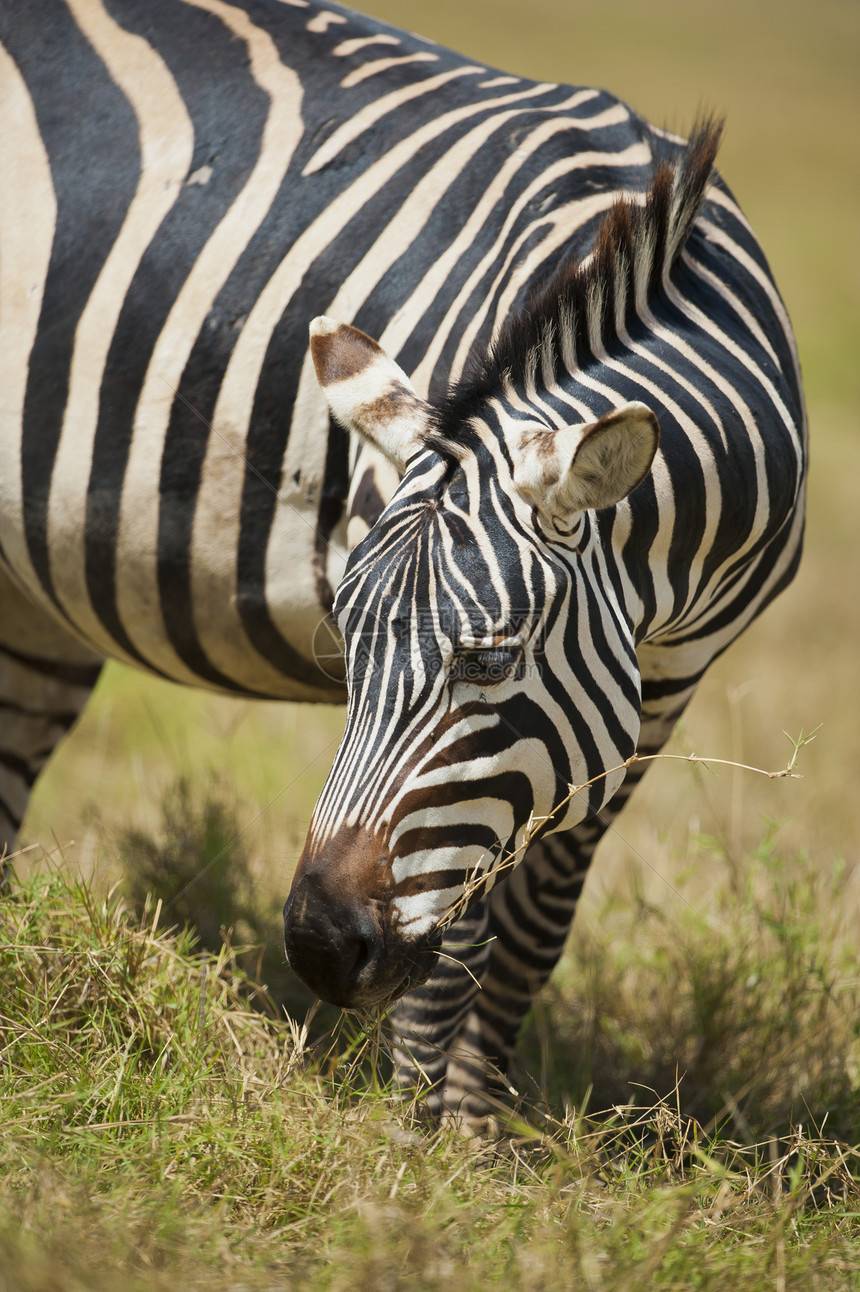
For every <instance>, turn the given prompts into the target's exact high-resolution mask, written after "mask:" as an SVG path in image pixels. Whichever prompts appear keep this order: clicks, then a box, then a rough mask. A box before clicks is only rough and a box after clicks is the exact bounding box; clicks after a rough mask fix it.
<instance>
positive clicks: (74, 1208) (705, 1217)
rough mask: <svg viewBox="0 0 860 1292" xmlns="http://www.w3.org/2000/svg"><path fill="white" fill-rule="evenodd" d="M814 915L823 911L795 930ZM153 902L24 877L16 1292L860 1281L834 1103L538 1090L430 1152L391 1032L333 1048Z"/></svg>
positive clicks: (9, 991)
mask: <svg viewBox="0 0 860 1292" xmlns="http://www.w3.org/2000/svg"><path fill="white" fill-rule="evenodd" d="M801 915H802V902H801V906H800V907H799V908H797V909H795V908H794V907H792V910H791V912H789V913H786V920H787V921H788V923H787V925H786V927H789V926H791V927H794V926H793V925H790V921H791V920H793V919H795V918H800V917H801ZM151 916H152V913H151V912H150V913H149V914H148V917H147V918H146V919H144V920H141V919H139V918H138V917H136V916H132V915H131V914H130V913H129V912H128V911H127V910H126V909H125V907H124V904H123V903H122V901H120V900H119V899H118V898H117V897H116V896H113V897H100V896H96V895H95V894H94V893H93V891H92V889H91V888H89V887H88V886H87V885H86V884H85V883H84V882H83V881H80V880H78V881H74V882H72V883H69V882H68V881H67V880H66V879H64V878H63V877H61V876H60V875H58V874H54V875H50V874H43V875H41V876H36V877H32V878H30V879H29V880H27V881H26V882H25V883H22V884H19V885H16V886H15V887H14V888H13V892H12V894H11V895H10V898H9V900H8V901H7V904H6V906H5V908H4V911H3V916H2V919H3V938H2V950H0V996H2V1000H3V1002H4V1003H3V1009H2V1017H0V1052H2V1065H0V1132H2V1133H0V1270H2V1273H0V1287H2V1288H4V1292H6V1290H7V1289H8V1290H9V1292H11V1290H12V1289H14V1290H15V1292H17V1290H18V1289H33V1290H35V1289H42V1288H51V1289H52V1290H56V1292H65V1289H70V1290H71V1289H78V1288H86V1287H108V1286H109V1287H111V1288H142V1287H149V1288H152V1287H155V1288H160V1287H165V1288H166V1287H169V1286H174V1287H175V1286H177V1285H179V1286H181V1287H183V1288H186V1287H187V1288H195V1287H201V1288H202V1287H204V1286H205V1287H207V1288H220V1287H223V1288H228V1287H229V1288H265V1287H273V1286H277V1287H285V1288H290V1287H294V1286H295V1287H298V1286H302V1287H311V1288H332V1289H337V1288H344V1289H351V1288H365V1287H366V1288H378V1287H392V1288H396V1287H403V1288H410V1289H411V1288H434V1289H435V1288H443V1287H445V1288H455V1289H459V1288H463V1289H471V1288H478V1287H486V1286H488V1285H489V1286H506V1287H512V1286H513V1287H518V1288H526V1289H532V1288H533V1289H539V1288H540V1289H543V1288H556V1287H560V1286H571V1287H574V1286H581V1287H584V1288H600V1289H619V1290H620V1289H625V1292H627V1290H628V1289H636V1288H643V1289H645V1288H690V1287H700V1288H710V1287H717V1286H718V1285H719V1284H722V1285H723V1286H726V1285H728V1286H731V1287H733V1288H738V1289H750V1290H752V1289H760V1288H762V1287H765V1286H770V1285H773V1286H776V1287H783V1288H804V1289H809V1288H837V1287H838V1288H844V1287H846V1286H849V1285H853V1282H854V1281H856V1279H857V1277H858V1274H860V1256H858V1253H857V1248H856V1242H855V1237H854V1234H855V1226H856V1216H857V1215H858V1214H860V1187H859V1186H858V1178H857V1177H858V1167H860V1159H858V1151H857V1150H856V1149H855V1148H854V1147H852V1146H851V1144H850V1143H848V1142H846V1141H842V1140H840V1139H839V1138H838V1137H837V1136H835V1135H834V1134H833V1133H832V1131H831V1130H829V1128H828V1127H826V1126H824V1127H822V1126H821V1125H820V1122H819V1123H816V1118H815V1111H814V1110H810V1111H809V1113H808V1114H807V1115H806V1116H804V1118H803V1120H802V1124H801V1122H800V1121H799V1120H795V1122H794V1123H793V1125H790V1126H789V1125H786V1126H785V1127H784V1128H783V1130H782V1133H781V1134H779V1135H777V1134H773V1133H772V1134H770V1135H769V1136H767V1137H766V1138H764V1139H755V1138H752V1139H751V1138H750V1137H748V1136H746V1135H740V1136H739V1135H738V1134H737V1132H736V1128H732V1127H731V1124H730V1123H731V1119H728V1118H723V1119H722V1120H719V1119H718V1121H717V1123H715V1125H714V1126H713V1127H711V1128H708V1127H705V1126H703V1125H702V1123H701V1122H699V1121H694V1120H692V1119H691V1118H690V1117H689V1116H688V1115H686V1114H685V1112H684V1110H683V1106H682V1102H681V1096H680V1094H679V1093H678V1092H671V1093H670V1094H669V1096H668V1097H666V1098H664V1099H655V1097H654V1096H653V1095H651V1096H649V1097H648V1098H647V1099H644V1098H637V1099H635V1100H634V1099H631V1098H630V1097H629V1094H630V1092H629V1091H628V1098H627V1099H626V1100H625V1103H624V1105H619V1106H617V1107H616V1108H615V1109H614V1110H611V1111H610V1112H609V1113H607V1114H604V1115H602V1116H597V1115H583V1113H582V1112H581V1111H575V1110H573V1109H568V1111H567V1113H566V1114H562V1113H561V1112H559V1113H558V1114H557V1115H555V1116H552V1117H550V1118H549V1119H548V1120H545V1119H543V1118H540V1117H539V1116H538V1115H537V1113H536V1112H535V1111H534V1110H533V1109H532V1108H530V1106H529V1105H528V1103H524V1104H523V1106H522V1107H521V1108H520V1110H519V1111H518V1113H517V1114H516V1116H515V1119H514V1122H513V1125H512V1130H513V1138H512V1139H511V1140H510V1141H508V1142H507V1143H504V1144H502V1145H499V1146H498V1147H496V1148H495V1149H494V1148H492V1147H488V1146H475V1145H474V1144H472V1143H470V1142H469V1141H466V1140H463V1139H462V1138H459V1137H458V1136H456V1135H455V1134H452V1133H448V1132H442V1133H438V1134H437V1135H436V1136H435V1138H433V1139H432V1140H431V1138H430V1136H429V1135H428V1133H427V1132H426V1131H424V1130H422V1129H421V1123H420V1122H419V1121H416V1120H415V1116H414V1113H415V1109H414V1108H412V1107H410V1106H409V1105H408V1104H407V1105H405V1106H403V1105H397V1104H394V1103H392V1102H391V1101H390V1100H389V1098H388V1097H387V1096H386V1094H385V1091H384V1089H381V1088H380V1087H379V1083H378V1081H377V1079H376V1077H375V1075H374V1071H373V1068H372V1065H371V1067H370V1068H368V1066H367V1063H365V1064H364V1065H363V1066H361V1065H357V1064H356V1058H357V1057H358V1056H359V1055H360V1053H361V1050H362V1048H364V1050H365V1053H366V1054H367V1053H369V1052H370V1051H371V1050H372V1047H373V1045H374V1044H375V1043H376V1032H375V1028H374V1026H373V1025H371V1026H370V1030H369V1032H367V1033H363V1032H362V1030H361V1027H360V1026H359V1025H358V1024H356V1023H355V1022H353V1024H352V1026H353V1034H352V1043H351V1045H348V1046H345V1047H344V1046H342V1047H341V1048H340V1050H339V1051H335V1052H332V1051H331V1050H328V1051H327V1050H326V1049H325V1048H320V1047H317V1048H316V1049H315V1050H314V1049H312V1048H311V1047H309V1046H308V1045H307V1043H306V1036H305V1034H304V1033H303V1030H302V1028H301V1027H300V1026H298V1025H297V1024H293V1025H289V1024H287V1023H284V1022H279V1021H277V1020H276V1019H275V1018H271V1017H267V1016H266V1015H265V1014H264V1013H262V1012H260V1011H258V1010H255V1009H254V1008H252V1007H251V1004H250V998H251V996H252V994H253V993H252V992H251V991H250V990H249V984H248V981H247V978H246V976H245V975H244V973H243V972H242V970H241V968H240V967H239V965H238V964H237V961H236V957H235V955H234V954H233V953H232V952H231V950H230V949H229V948H228V947H222V949H221V951H220V953H219V954H218V955H217V956H213V955H209V954H205V953H202V952H200V951H198V950H196V949H195V947H194V945H193V938H192V936H191V935H190V934H189V933H188V932H185V933H181V934H179V935H178V936H174V935H170V934H167V933H163V932H158V931H157V930H156V929H154V927H153V920H152V918H151ZM793 936H794V935H793V934H792V935H790V936H787V935H786V934H780V935H779V936H778V937H777V938H776V941H775V943H774V946H776V947H778V948H781V951H780V952H779V955H780V956H781V957H782V959H781V960H780V963H779V965H778V966H776V965H774V964H773V962H772V960H771V959H770V958H769V957H770V955H771V951H770V950H766V949H762V950H760V951H759V952H758V953H757V954H758V959H757V961H756V963H759V964H760V965H763V964H769V965H770V967H771V968H778V969H779V971H780V973H784V972H785V970H786V964H787V963H790V964H792V965H793V966H794V978H793V979H792V984H793V985H794V986H796V987H797V990H798V991H799V992H800V993H801V994H802V993H803V992H805V991H808V990H809V987H808V983H807V976H806V974H805V969H803V967H802V964H801V962H802V960H803V956H802V955H801V956H800V959H799V960H798V959H797V956H796V955H795V951H794V950H792V951H791V952H790V954H786V948H787V947H788V946H793V942H792V938H793ZM786 937H787V940H786ZM690 945H691V946H692V943H691V944H690ZM738 968H740V971H741V972H746V970H747V968H748V965H747V963H745V962H744V963H743V964H741V965H740V966H735V969H734V970H733V971H732V972H731V973H729V974H728V975H726V974H725V973H724V972H723V970H721V969H720V968H719V967H717V968H714V967H713V966H712V965H710V963H709V961H708V958H707V956H703V957H702V958H701V960H700V962H699V964H698V971H699V972H700V973H701V974H704V975H706V976H708V977H710V979H712V980H717V979H719V981H720V982H721V983H722V988H723V990H724V991H725V992H726V994H727V996H728V998H730V999H734V1000H735V1005H734V1007H733V1008H727V1009H726V1011H725V1012H724V1013H723V1014H719V1013H717V1014H716V1015H708V1017H711V1018H712V1019H713V1020H714V1021H713V1023H712V1026H714V1027H718V1028H720V1029H722V1039H723V1041H724V1042H725V1041H726V1040H727V1037H728V1034H729V1033H730V1032H731V1027H729V1028H728V1030H726V1020H727V1018H728V1017H730V1016H731V1017H733V1018H734V1020H735V1024H737V1021H738V1017H739V1014H740V1013H743V1001H744V999H745V997H744V995H743V994H741V995H740V996H737V994H736V989H737V987H738V983H737V980H736V979H737V971H738ZM715 974H716V979H715V977H714V975H715ZM721 974H722V977H721V976H720V975H721ZM694 976H695V975H694ZM792 984H790V986H791V985H792ZM570 987H571V984H570V983H569V982H568V981H567V980H565V981H564V982H563V983H562V984H561V986H560V987H559V991H560V992H562V993H565V992H566V991H567V990H569V989H570ZM732 987H733V988H734V989H735V994H733V992H732V990H731V989H732ZM581 989H582V983H580V990H581ZM852 990H854V992H855V996H854V998H853V1001H854V1006H855V1008H854V1009H853V1011H852V1012H851V1025H850V1026H849V1025H847V1024H846V1025H844V1026H843V1029H842V1031H841V1032H838V1033H837V1031H834V1030H833V1029H831V1032H830V1033H829V1034H828V1037H827V1040H828V1044H829V1045H830V1046H831V1047H832V1048H834V1049H836V1048H838V1047H841V1048H840V1052H839V1057H840V1058H841V1059H842V1060H845V1061H846V1063H847V1060H848V1058H849V1055H848V1053H846V1047H847V1049H848V1050H850V1051H851V1052H852V1053H853V1052H854V1050H855V1049H856V1039H857V1038H856V1027H855V1025H854V1021H853V1020H854V1019H855V1018H856V1013H857V1011H856V988H853V989H852ZM823 994H824V996H826V995H827V992H826V991H825V992H824V993H823ZM597 999H599V994H598V996H595V997H594V998H593V1000H592V1003H593V1001H594V1000H597ZM847 1003H848V1002H847V1000H843V1004H847ZM549 1008H554V1006H552V1005H550V1006H549ZM760 1025H761V1019H756V1027H757V1028H760ZM618 1026H619V1027H623V1026H624V1024H623V1022H619V1024H618ZM560 1043H561V1047H562V1048H564V1047H565V1046H566V1040H565V1038H563V1037H562V1038H561V1042H560ZM624 1048H625V1047H624V1045H623V1044H616V1046H615V1049H616V1055H617V1056H620V1055H622V1054H623V1052H624ZM785 1061H786V1060H785V1058H783V1064H784V1063H785ZM798 1071H799V1069H798ZM680 1088H681V1090H682V1089H683V1082H682V1083H681V1087H680ZM783 1111H784V1112H785V1111H787V1109H786V1108H783Z"/></svg>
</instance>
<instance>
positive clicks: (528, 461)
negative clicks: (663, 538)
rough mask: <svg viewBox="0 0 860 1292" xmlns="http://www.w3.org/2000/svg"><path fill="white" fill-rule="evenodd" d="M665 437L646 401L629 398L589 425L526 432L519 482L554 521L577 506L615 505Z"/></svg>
mask: <svg viewBox="0 0 860 1292" xmlns="http://www.w3.org/2000/svg"><path fill="white" fill-rule="evenodd" d="M659 441H660V428H659V426H658V424H657V418H656V417H655V416H654V414H653V412H652V411H651V409H650V408H648V407H647V406H646V405H645V404H640V403H631V404H624V405H623V406H622V407H621V408H616V409H614V410H613V411H612V412H611V413H607V414H606V415H605V416H604V417H601V418H600V420H599V421H597V422H592V423H590V424H589V425H586V426H566V427H564V428H562V429H561V430H559V431H547V430H538V429H537V428H535V429H533V430H528V431H524V432H522V433H521V438H520V444H519V446H518V448H517V451H516V452H515V454H514V484H515V485H516V487H517V489H518V491H519V493H520V494H521V495H522V497H523V498H524V499H525V501H526V502H528V503H530V504H531V506H533V507H537V509H538V511H539V512H541V513H542V514H543V515H544V516H545V517H546V518H547V519H548V520H549V521H550V522H551V523H552V524H554V525H557V524H558V523H559V522H560V523H561V525H562V526H563V527H565V526H566V524H567V523H568V522H569V520H570V518H571V517H572V516H573V515H574V514H575V513H576V512H578V511H588V510H591V509H597V508H600V507H611V506H614V504H615V503H617V502H620V501H621V499H622V498H626V497H627V495H628V494H630V493H632V492H633V490H634V489H635V488H636V487H637V485H640V484H641V483H642V481H643V480H644V479H645V477H646V476H647V474H648V472H649V471H650V469H651V463H652V462H653V461H654V454H655V453H656V452H657V445H658V443H659Z"/></svg>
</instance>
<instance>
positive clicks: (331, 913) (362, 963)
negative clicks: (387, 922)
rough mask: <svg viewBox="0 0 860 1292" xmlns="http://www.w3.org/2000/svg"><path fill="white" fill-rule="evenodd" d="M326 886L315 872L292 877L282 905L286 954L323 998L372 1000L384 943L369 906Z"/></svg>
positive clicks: (354, 1002) (365, 1002) (343, 1001)
mask: <svg viewBox="0 0 860 1292" xmlns="http://www.w3.org/2000/svg"><path fill="white" fill-rule="evenodd" d="M329 890H330V886H329V885H326V884H324V883H323V882H322V881H321V880H320V878H319V876H318V875H315V874H314V873H307V874H305V875H304V876H302V877H301V878H300V879H298V880H297V882H296V884H295V885H294V887H293V891H292V893H291V894H290V896H289V898H288V899H287V902H286V905H285V906H284V944H285V946H286V950H287V959H288V960H289V962H290V965H291V966H292V968H293V970H294V971H295V972H296V973H297V974H298V976H299V977H300V978H301V979H302V981H303V982H305V983H307V985H308V986H309V987H310V988H311V990H312V991H314V992H315V993H316V994H317V996H319V997H321V999H322V1000H327V1001H329V1002H330V1003H331V1004H333V1005H341V1006H361V1005H370V1004H373V1003H375V1001H376V1000H377V999H378V998H379V996H380V994H381V993H380V991H379V988H378V986H377V985H376V984H377V981H378V977H379V966H380V962H381V959H382V950H383V944H382V937H381V934H380V931H379V928H378V927H377V924H376V921H375V919H374V916H373V913H372V909H371V908H370V907H369V906H368V905H367V904H366V903H364V904H359V903H358V902H356V901H352V900H350V898H349V897H348V896H346V895H344V894H343V893H340V894H333V893H332V892H331V891H329Z"/></svg>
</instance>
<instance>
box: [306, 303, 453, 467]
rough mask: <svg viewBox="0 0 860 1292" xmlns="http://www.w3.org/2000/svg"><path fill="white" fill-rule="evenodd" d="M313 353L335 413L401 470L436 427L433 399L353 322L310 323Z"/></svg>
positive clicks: (328, 321) (317, 321)
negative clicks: (420, 392) (423, 395)
mask: <svg viewBox="0 0 860 1292" xmlns="http://www.w3.org/2000/svg"><path fill="white" fill-rule="evenodd" d="M310 336H311V358H312V359H313V361H314V368H315V369H316V374H317V380H318V381H319V384H320V387H321V388H322V392H323V394H324V395H325V397H326V399H327V400H328V406H329V408H330V409H331V412H332V416H333V417H334V418H335V420H336V421H338V422H340V424H341V426H344V427H346V429H347V430H348V431H355V432H357V434H359V435H361V436H362V437H363V438H364V439H366V440H369V441H370V443H371V444H373V445H375V446H376V448H378V449H379V450H380V452H382V453H384V454H385V456H386V457H387V458H388V459H389V460H390V461H391V462H393V463H394V465H395V466H396V467H397V468H398V470H399V471H402V470H403V468H404V467H405V465H406V462H407V459H408V458H410V457H411V456H412V454H413V453H415V452H416V451H417V450H418V449H420V448H421V447H422V445H423V443H424V438H425V436H426V434H427V433H428V431H430V430H431V429H432V412H431V409H430V406H429V404H427V403H425V401H424V400H423V399H421V398H419V396H418V395H417V394H416V393H415V389H414V387H413V385H412V382H411V381H410V380H409V378H408V377H407V376H406V373H405V372H404V371H403V369H402V368H401V367H400V366H399V365H398V364H396V363H395V362H394V360H393V359H391V358H389V356H388V355H387V354H386V353H385V351H384V350H383V349H382V347H381V346H380V345H377V343H376V342H375V341H374V340H372V339H371V338H370V337H369V336H365V334H364V333H363V332H359V330H358V328H354V327H350V326H349V324H348V323H335V322H334V321H333V320H332V319H329V318H325V317H321V318H316V319H314V320H313V322H312V323H311V326H310Z"/></svg>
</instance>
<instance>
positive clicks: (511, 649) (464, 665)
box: [448, 646, 523, 686]
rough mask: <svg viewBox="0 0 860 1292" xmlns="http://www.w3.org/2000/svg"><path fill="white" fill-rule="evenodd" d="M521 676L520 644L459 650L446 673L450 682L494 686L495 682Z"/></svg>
mask: <svg viewBox="0 0 860 1292" xmlns="http://www.w3.org/2000/svg"><path fill="white" fill-rule="evenodd" d="M522 676H523V652H522V647H520V646H489V647H484V648H481V649H479V650H461V651H460V653H459V654H458V655H456V656H455V657H454V661H453V663H452V665H451V670H450V672H449V674H448V677H449V680H450V681H452V682H473V683H474V684H475V685H476V686H494V685H495V684H496V683H497V682H507V681H511V680H515V681H518V680H519V679H520V678H521V677H522Z"/></svg>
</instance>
